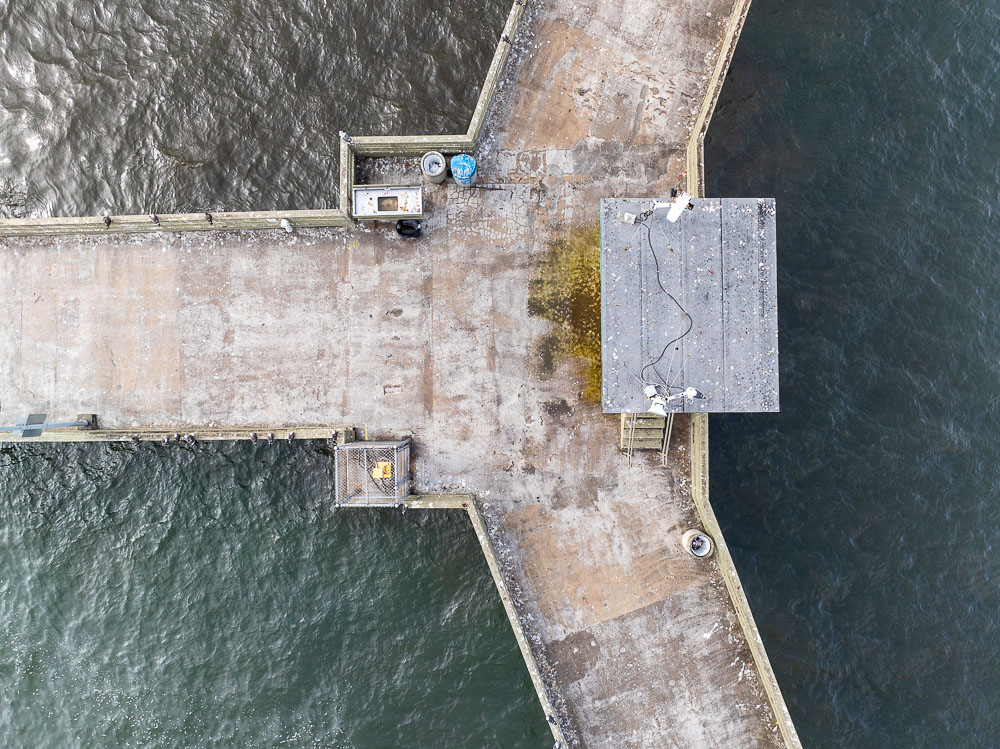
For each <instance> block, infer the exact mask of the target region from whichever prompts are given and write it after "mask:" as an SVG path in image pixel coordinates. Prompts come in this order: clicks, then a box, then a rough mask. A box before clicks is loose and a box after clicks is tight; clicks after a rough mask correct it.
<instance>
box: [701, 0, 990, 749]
mask: <svg viewBox="0 0 1000 749" xmlns="http://www.w3.org/2000/svg"><path fill="white" fill-rule="evenodd" d="M998 32H1000V8H998V6H997V4H996V3H994V2H988V1H987V0H972V1H964V2H948V3H932V2H910V3H865V2H860V1H859V0H847V2H838V3H830V2H825V3H815V2H805V1H804V0H754V3H753V7H752V10H751V13H750V18H749V21H748V23H747V26H746V29H745V32H744V34H743V37H742V40H741V42H740V46H739V48H738V50H737V53H736V57H735V59H734V61H733V67H732V71H731V73H730V76H729V78H728V79H727V82H726V86H725V89H724V91H723V96H722V100H721V101H720V107H719V110H718V113H717V115H716V117H715V118H714V119H713V122H712V126H711V133H710V136H711V140H710V142H709V143H708V145H707V154H706V162H707V164H706V166H707V174H708V193H709V194H712V195H775V196H776V197H777V199H778V282H779V307H780V320H781V331H780V339H781V340H780V343H781V366H782V376H781V387H782V392H781V407H782V412H781V413H780V414H778V415H774V416H766V417H762V416H746V417H726V418H717V417H713V419H712V503H713V506H714V507H715V510H716V513H717V514H718V515H719V518H720V521H721V522H722V525H723V529H724V531H725V533H726V537H727V540H728V541H729V543H730V545H731V546H732V547H733V554H734V557H735V560H736V564H737V567H738V568H739V571H740V575H741V577H742V579H743V581H744V583H745V584H746V587H747V591H748V595H749V597H750V602H751V605H752V606H753V609H754V613H755V615H756V617H757V621H758V624H760V625H761V629H762V634H763V637H764V641H765V643H766V645H767V647H768V650H769V653H770V656H771V659H772V662H773V663H774V667H775V671H776V672H777V675H778V679H779V681H780V683H781V687H782V689H783V691H784V695H785V698H786V701H787V702H788V704H789V707H790V708H791V711H792V715H793V718H794V719H795V722H796V724H797V726H798V728H799V731H800V733H801V735H802V738H803V743H804V744H805V746H807V747H875V746H879V747H886V746H892V747H946V746H970V747H971V746H975V747H995V746H1000V650H998V649H997V638H998V634H1000V592H998V584H1000V561H998V550H1000V512H998V490H1000V470H998V465H1000V409H998V398H997V392H998V379H1000V354H998V352H1000V306H998V302H1000V270H998V268H1000V266H998V255H997V246H998V244H997V237H998V236H1000V210H998V205H1000V137H998V135H997V121H998V114H1000V101H998V91H1000V85H998V84H1000V41H998V39H1000V33H998Z"/></svg>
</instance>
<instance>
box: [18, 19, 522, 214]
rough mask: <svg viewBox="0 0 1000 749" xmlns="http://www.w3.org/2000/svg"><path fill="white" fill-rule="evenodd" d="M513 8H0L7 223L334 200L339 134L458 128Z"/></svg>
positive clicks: (322, 205)
mask: <svg viewBox="0 0 1000 749" xmlns="http://www.w3.org/2000/svg"><path fill="white" fill-rule="evenodd" d="M509 10H510V2H509V0H436V1H435V2H433V3H415V2H413V0H377V1H375V2H372V1H371V0H283V2H280V3H275V2H260V1H259V0H198V2H194V1H193V0H167V1H166V2H159V3H154V2H150V1H149V0H104V1H102V2H98V3H95V2H90V1H89V0H8V1H7V2H2V3H0V49H2V50H3V53H2V55H0V95H2V100H0V101H2V106H0V215H11V214H13V215H19V214H24V213H30V214H31V215H55V216H59V215H71V216H72V215H92V214H99V213H103V212H104V211H105V210H107V209H110V210H111V211H112V212H113V213H144V212H147V211H158V212H161V213H168V212H172V211H202V210H220V209H225V210H267V209H286V208H326V207H332V206H334V205H336V202H337V195H336V193H337V185H338V179H339V171H338V169H339V167H338V155H339V147H340V146H339V141H338V139H337V133H338V131H339V130H346V131H347V132H348V133H354V134H359V133H361V134H365V135H385V134H416V133H464V132H465V131H466V129H467V128H468V126H469V118H470V117H471V114H472V110H473V108H474V106H475V102H476V98H477V97H478V95H479V91H480V88H481V87H482V83H483V79H484V78H485V76H486V71H487V69H488V68H489V64H490V60H491V58H492V56H493V52H494V50H495V48H496V44H497V37H498V36H499V34H500V30H501V29H502V28H503V23H504V20H505V19H506V16H507V12H508V11H509Z"/></svg>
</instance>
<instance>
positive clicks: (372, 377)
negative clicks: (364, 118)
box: [0, 0, 798, 748]
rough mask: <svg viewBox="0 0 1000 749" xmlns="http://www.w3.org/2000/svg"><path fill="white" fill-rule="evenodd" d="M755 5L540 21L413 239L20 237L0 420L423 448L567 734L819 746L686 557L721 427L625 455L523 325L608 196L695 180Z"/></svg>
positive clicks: (695, 430)
mask: <svg viewBox="0 0 1000 749" xmlns="http://www.w3.org/2000/svg"><path fill="white" fill-rule="evenodd" d="M744 11H745V3H743V2H737V3H733V2H726V1H724V0H702V1H700V2H650V1H649V0H624V2H608V1H607V0H584V1H581V2H573V1H572V0H545V2H541V3H538V4H532V5H529V11H528V18H527V19H526V20H527V22H528V24H529V25H528V27H527V29H528V31H529V33H528V34H527V35H525V36H523V37H522V39H521V40H520V41H519V42H518V44H517V46H516V48H515V52H514V57H513V59H512V62H513V65H512V66H511V67H509V68H508V73H507V74H506V76H505V77H504V79H503V80H502V81H501V84H500V86H499V89H498V98H497V100H496V101H495V102H494V104H493V108H492V110H491V113H490V114H489V116H488V117H487V119H486V124H485V126H484V129H483V132H482V137H481V139H480V142H479V146H478V156H479V159H480V172H481V173H480V175H479V185H480V187H478V188H471V189H470V188H460V187H457V186H456V185H454V183H446V184H443V185H440V186H429V187H428V188H427V191H426V193H425V201H426V212H427V214H428V219H427V221H426V223H425V228H424V233H423V236H422V237H421V238H420V239H419V240H407V239H403V238H401V237H399V236H397V235H395V234H394V233H393V232H392V231H391V230H390V228H389V227H382V226H379V227H378V228H372V227H371V226H358V227H356V228H353V229H349V230H344V229H314V230H300V231H296V232H295V233H294V234H291V235H288V234H285V233H284V232H278V231H272V232H255V233H240V234H236V233H219V232H216V233H211V234H200V233H190V234H185V235H180V234H167V233H163V234H144V235H139V236H132V237H129V236H117V237H111V236H108V237H105V236H86V237H83V236H57V237H42V238H8V239H3V240H0V280H2V282H3V285H4V288H6V289H7V290H8V292H7V301H6V304H5V305H3V306H2V307H0V348H2V351H3V357H2V359H0V401H2V405H3V417H2V418H3V419H4V420H7V421H11V422H13V420H14V419H15V418H16V417H17V416H20V415H24V414H27V413H28V412H29V411H46V412H47V413H49V414H50V415H51V416H53V417H59V418H62V417H64V416H69V417H72V416H73V415H75V414H78V413H96V414H98V415H99V418H100V420H101V425H102V426H103V427H106V428H108V429H113V430H120V431H119V432H117V434H119V435H121V434H124V433H126V432H133V431H141V430H144V429H157V430H161V431H170V430H175V429H177V430H184V431H191V430H194V429H198V430H202V431H204V432H205V433H206V434H211V433H221V432H224V433H227V434H228V433H230V432H226V431H225V430H249V429H251V428H253V429H256V430H257V431H258V432H259V431H262V430H266V429H268V428H271V429H277V428H284V429H294V430H295V431H296V435H297V436H304V435H312V434H313V432H306V431H305V430H304V429H302V427H304V426H309V427H314V428H316V429H317V432H316V433H322V432H323V431H324V430H326V429H336V428H337V427H336V426H334V425H340V424H353V425H357V426H359V427H363V428H364V429H366V430H367V433H368V434H369V435H371V436H372V437H373V438H374V437H379V438H389V437H405V436H412V438H413V453H414V458H415V466H416V476H415V484H416V486H417V488H418V489H419V491H421V492H440V493H456V492H457V493H462V494H469V495H473V496H474V497H475V498H476V502H477V506H478V510H479V513H480V514H481V517H482V521H483V523H484V527H485V528H486V529H488V533H489V537H490V539H491V540H492V544H493V546H494V548H495V553H496V557H497V564H498V568H499V570H500V574H501V575H502V576H503V579H504V581H505V584H506V587H507V589H508V590H509V592H510V597H511V601H512V605H513V606H514V608H515V609H516V611H517V614H518V619H519V622H520V624H521V625H522V627H523V631H524V633H525V637H526V639H527V641H528V643H529V644H530V647H531V650H532V653H533V654H534V656H535V658H536V660H537V663H538V667H539V671H540V674H541V680H542V682H543V684H544V689H545V691H546V698H547V700H548V704H549V705H550V706H551V711H552V715H551V717H552V720H553V721H554V722H555V723H556V725H557V726H558V730H559V732H561V735H563V736H564V737H565V740H566V741H567V743H568V744H570V745H572V746H586V747H668V746H711V747H741V748H742V747H771V746H786V745H787V746H798V740H797V738H796V737H795V734H794V727H793V726H792V725H791V721H790V719H789V718H788V716H787V712H786V711H785V709H784V704H783V702H781V699H780V692H777V687H776V684H774V682H773V674H771V672H770V667H769V666H767V665H766V656H763V660H762V659H761V656H762V653H763V649H762V647H761V645H760V643H759V641H758V636H757V633H756V630H755V628H753V626H752V617H749V610H748V609H746V607H745V600H742V599H741V598H740V596H741V595H742V593H741V592H740V591H739V588H738V578H737V577H736V576H735V571H734V570H732V569H731V561H730V560H729V558H728V553H727V552H726V551H725V546H724V542H723V539H721V534H720V533H719V531H718V528H717V526H716V527H708V528H706V530H709V532H711V533H713V534H715V535H716V536H717V541H719V542H723V543H721V545H720V548H719V550H718V551H717V553H716V556H715V557H713V558H712V559H710V560H697V559H694V558H693V557H691V556H689V555H688V554H686V553H685V552H684V551H683V549H682V548H681V546H680V543H679V541H680V536H681V534H682V533H683V531H684V530H686V529H687V528H690V527H704V520H705V517H706V512H707V513H710V512H711V509H710V506H707V497H706V491H707V477H706V475H705V470H706V465H707V463H706V461H707V455H706V454H705V450H706V448H707V435H706V432H705V423H704V421H703V420H704V416H691V417H689V416H686V415H685V416H681V417H679V418H678V422H677V426H676V427H675V430H674V440H673V445H672V448H671V455H672V456H673V458H672V460H671V462H670V465H669V466H668V467H666V468H664V467H661V466H660V465H659V459H658V456H657V458H656V459H655V460H654V459H652V458H650V459H648V460H647V459H646V458H644V457H641V456H640V455H639V454H638V453H637V455H636V459H635V460H634V461H633V465H632V466H631V467H629V466H628V465H627V464H626V459H625V457H624V456H623V455H622V454H621V453H620V451H619V448H618V435H619V423H618V420H617V418H615V417H607V416H604V415H602V413H601V407H600V404H599V403H597V402H596V401H590V400H588V399H586V398H585V397H584V391H585V390H586V389H587V387H586V373H585V365H584V364H583V363H582V362H581V361H580V360H579V359H577V358H575V357H573V356H569V355H561V354H559V353H558V351H557V350H555V349H554V348H553V324H552V323H551V322H550V321H548V320H546V319H544V318H543V317H541V316H535V315H533V314H531V313H530V312H529V308H530V305H529V295H530V293H531V288H532V282H533V281H536V280H537V279H538V278H539V277H540V276H541V275H542V274H543V273H545V272H546V271H545V270H544V269H543V267H542V264H541V260H542V259H543V258H544V257H545V256H546V254H547V253H548V252H549V251H550V249H551V248H552V246H553V243H556V242H558V241H559V240H560V239H563V238H565V237H566V236H567V233H568V232H569V230H570V227H571V226H574V225H582V226H596V225H597V222H598V219H599V206H600V199H601V198H602V197H619V196H644V195H663V194H667V193H669V190H670V188H671V187H680V186H684V185H686V184H687V183H688V181H689V180H690V179H693V180H694V181H695V183H696V184H697V183H698V180H699V179H700V175H693V174H691V173H690V172H689V170H690V169H691V168H692V166H693V168H698V167H699V166H700V164H698V162H697V158H698V157H697V154H698V153H699V148H698V144H697V143H696V142H695V143H694V147H693V153H694V154H695V157H694V162H693V163H692V159H691V154H692V148H691V147H690V146H691V144H692V138H695V139H697V134H698V132H699V129H700V128H701V127H702V125H703V124H704V121H705V112H704V110H705V108H706V106H707V107H708V108H709V110H710V108H711V103H712V102H713V101H714V96H716V95H717V90H718V85H719V75H721V72H723V71H724V69H725V59H726V58H727V56H728V54H729V51H730V50H729V47H728V46H727V44H726V40H727V38H728V39H730V40H731V39H732V38H733V33H734V30H735V29H738V26H739V23H740V22H741V20H742V13H743V12H744ZM706 102H707V103H706ZM416 174H417V175H418V174H419V172H416ZM415 178H418V177H415ZM699 419H701V420H702V421H699ZM98 436H99V435H98ZM706 508H707V509H706ZM744 609H746V610H744Z"/></svg>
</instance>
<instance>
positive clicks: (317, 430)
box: [0, 424, 354, 444]
mask: <svg viewBox="0 0 1000 749" xmlns="http://www.w3.org/2000/svg"><path fill="white" fill-rule="evenodd" d="M334 432H336V433H337V435H338V444H343V442H345V441H346V442H353V441H354V427H353V426H345V425H343V424H340V425H332V426H291V427H290V426H280V427H278V426H259V427H247V428H244V429H206V428H204V427H177V428H173V429H88V428H80V429H77V428H72V429H46V430H45V431H44V432H42V436H41V437H38V438H37V439H26V440H24V439H21V438H19V437H15V436H14V435H12V434H9V433H6V432H0V442H20V443H24V444H31V443H40V442H128V441H129V440H132V439H133V437H138V438H139V440H140V441H143V442H162V441H163V438H164V437H166V438H167V439H170V440H173V436H174V435H175V434H179V435H181V436H182V437H183V436H184V435H186V434H190V435H193V436H194V438H195V439H196V440H198V441H199V442H219V441H225V440H230V441H235V440H249V439H250V435H251V434H256V435H257V438H258V439H259V440H261V441H262V442H263V441H266V440H267V435H268V434H269V433H270V434H273V435H274V439H275V440H287V439H288V435H290V434H291V435H294V436H293V439H296V440H325V439H331V438H332V437H333V434H334Z"/></svg>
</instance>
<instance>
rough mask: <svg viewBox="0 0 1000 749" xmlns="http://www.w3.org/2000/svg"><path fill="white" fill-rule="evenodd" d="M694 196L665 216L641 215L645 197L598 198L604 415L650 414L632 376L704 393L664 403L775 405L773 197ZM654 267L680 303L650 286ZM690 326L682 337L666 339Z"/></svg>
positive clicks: (648, 201) (675, 406)
mask: <svg viewBox="0 0 1000 749" xmlns="http://www.w3.org/2000/svg"><path fill="white" fill-rule="evenodd" d="M660 202H664V203H668V202H671V201H670V199H669V198H662V199H660ZM691 202H692V203H693V204H694V208H693V209H692V210H685V211H683V212H682V213H681V216H680V218H679V219H678V220H677V221H676V222H675V223H672V222H670V221H668V220H667V208H665V207H664V208H658V209H657V210H655V211H654V212H653V213H652V214H651V215H649V216H648V217H645V218H643V215H642V214H643V213H644V212H645V211H648V210H649V209H650V208H652V206H653V199H652V198H641V199H640V198H628V199H621V198H605V199H604V200H602V201H601V338H602V365H603V380H604V383H603V407H604V412H605V413H635V412H643V411H646V410H648V408H649V405H650V403H649V401H648V400H647V399H646V397H645V396H644V395H643V393H642V383H641V382H640V381H639V380H638V379H637V378H638V377H640V376H641V378H642V380H644V381H647V382H650V381H651V382H657V383H661V384H666V385H670V386H672V387H671V392H672V393H678V392H680V391H681V390H683V389H684V388H686V387H694V388H696V389H697V390H699V391H701V392H702V393H703V394H704V396H705V397H704V398H703V399H693V400H692V399H686V398H682V399H677V400H675V401H672V402H670V403H669V405H668V410H675V411H706V412H712V413H724V412H728V413H732V412H744V411H777V410H778V300H777V282H776V275H775V263H776V252H775V215H774V199H773V198H693V199H692V201H691ZM625 214H632V215H634V216H636V217H637V218H636V219H635V221H634V223H629V222H628V221H629V217H628V216H626V215H625ZM647 236H648V241H650V242H652V249H653V251H654V252H655V259H654V255H653V252H651V251H650V247H649V244H648V241H647ZM657 262H658V263H659V280H660V282H661V283H662V285H663V288H664V289H665V290H666V292H669V294H670V295H673V297H674V298H675V299H676V303H675V302H674V301H673V300H672V299H671V298H670V296H668V294H667V293H665V292H664V290H663V289H661V288H660V284H659V283H658V282H657V270H656V264H657ZM682 308H683V309H684V310H686V311H687V313H688V315H689V317H685V316H684V314H683V312H682ZM689 323H690V328H691V329H690V332H689V333H688V334H687V335H685V336H684V337H682V338H681V339H680V340H679V341H677V342H676V343H674V344H672V345H670V346H667V344H668V343H669V342H670V341H671V339H673V338H676V337H677V336H679V335H681V334H682V333H684V331H685V330H686V329H687V327H688V325H689ZM664 346H667V350H666V351H665V352H664V350H663V349H664ZM661 353H663V356H662V358H661V359H659V361H656V362H655V363H651V362H653V360H655V359H656V357H659V356H660V354H661ZM644 367H645V369H644Z"/></svg>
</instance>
